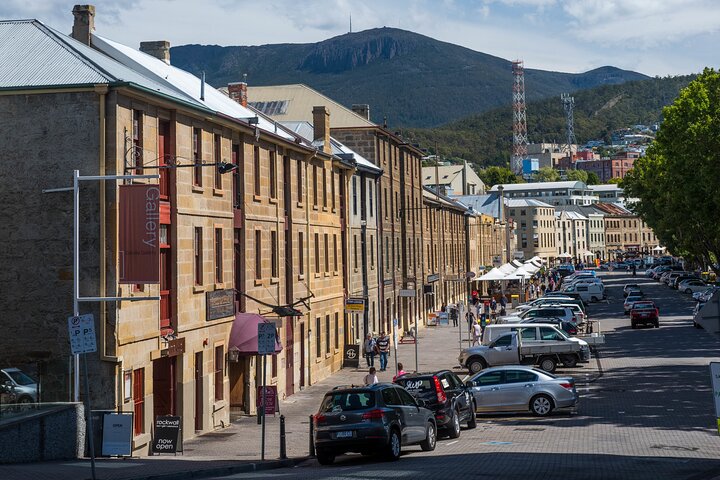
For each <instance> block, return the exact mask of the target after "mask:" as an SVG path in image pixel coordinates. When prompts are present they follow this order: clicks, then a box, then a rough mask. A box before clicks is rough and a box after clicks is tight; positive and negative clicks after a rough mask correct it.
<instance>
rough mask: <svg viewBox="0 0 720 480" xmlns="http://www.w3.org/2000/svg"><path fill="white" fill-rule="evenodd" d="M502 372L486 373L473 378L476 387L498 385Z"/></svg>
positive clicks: (500, 381)
mask: <svg viewBox="0 0 720 480" xmlns="http://www.w3.org/2000/svg"><path fill="white" fill-rule="evenodd" d="M502 377H503V372H488V373H486V374H485V375H480V376H479V377H477V378H475V380H474V383H475V386H476V387H486V386H490V385H499V384H500V383H502Z"/></svg>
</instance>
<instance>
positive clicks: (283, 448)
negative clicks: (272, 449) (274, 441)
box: [280, 415, 287, 460]
mask: <svg viewBox="0 0 720 480" xmlns="http://www.w3.org/2000/svg"><path fill="white" fill-rule="evenodd" d="M286 458H287V448H286V443H285V415H280V459H281V460H285V459H286Z"/></svg>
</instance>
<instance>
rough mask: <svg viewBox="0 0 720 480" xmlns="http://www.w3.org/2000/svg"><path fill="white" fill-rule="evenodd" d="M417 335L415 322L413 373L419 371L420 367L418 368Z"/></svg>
mask: <svg viewBox="0 0 720 480" xmlns="http://www.w3.org/2000/svg"><path fill="white" fill-rule="evenodd" d="M419 335H420V334H419V332H418V324H417V322H415V372H419V371H420V367H419V366H418V341H419V339H418V337H419Z"/></svg>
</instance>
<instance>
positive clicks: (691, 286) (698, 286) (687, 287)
mask: <svg viewBox="0 0 720 480" xmlns="http://www.w3.org/2000/svg"><path fill="white" fill-rule="evenodd" d="M705 290H707V284H706V283H705V282H703V281H702V280H700V279H699V278H694V279H688V280H683V281H682V282H680V284H679V285H678V291H680V292H683V293H688V294H692V293H695V292H704V291H705Z"/></svg>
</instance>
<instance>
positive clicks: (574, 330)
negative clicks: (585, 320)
mask: <svg viewBox="0 0 720 480" xmlns="http://www.w3.org/2000/svg"><path fill="white" fill-rule="evenodd" d="M497 323H547V324H549V325H554V326H555V327H556V328H558V329H561V330H562V331H563V332H565V333H567V334H568V335H569V336H571V337H573V336H575V335H577V334H578V333H579V330H578V326H577V324H576V323H575V322H570V321H567V320H563V319H562V318H557V317H536V318H520V317H515V316H512V317H500V318H499V319H498V322H497Z"/></svg>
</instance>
